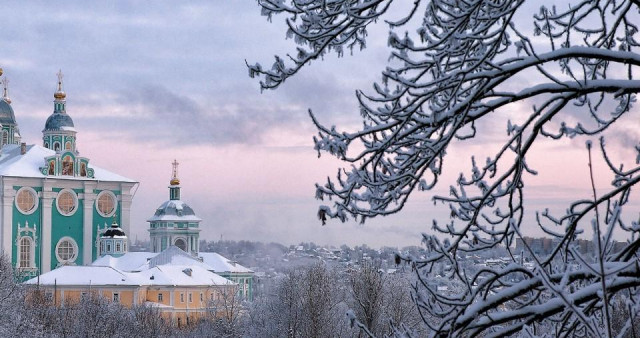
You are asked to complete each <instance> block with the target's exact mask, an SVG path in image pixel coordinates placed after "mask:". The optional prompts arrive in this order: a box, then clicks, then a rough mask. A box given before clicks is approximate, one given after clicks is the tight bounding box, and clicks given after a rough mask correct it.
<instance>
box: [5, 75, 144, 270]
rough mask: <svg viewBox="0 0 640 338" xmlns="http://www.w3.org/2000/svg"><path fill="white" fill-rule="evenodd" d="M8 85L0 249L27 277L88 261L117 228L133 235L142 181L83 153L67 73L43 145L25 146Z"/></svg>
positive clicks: (43, 135) (60, 82)
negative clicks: (133, 217) (70, 107)
mask: <svg viewBox="0 0 640 338" xmlns="http://www.w3.org/2000/svg"><path fill="white" fill-rule="evenodd" d="M3 83H4V95H3V98H2V99H0V125H1V126H2V129H1V130H2V135H1V136H2V138H1V142H2V144H1V146H2V148H1V150H0V201H1V202H2V205H1V206H0V248H1V249H2V250H3V252H4V254H5V255H6V256H7V257H8V258H9V259H10V260H11V262H12V264H13V266H15V267H16V268H17V269H18V272H19V273H20V274H21V275H22V276H24V277H27V276H35V275H37V274H40V273H44V272H47V271H50V270H52V269H55V268H56V267H58V266H62V265H87V264H90V263H91V262H93V261H94V260H95V259H96V258H97V257H98V256H99V249H100V248H99V239H100V237H101V235H102V234H103V233H104V232H105V231H107V230H108V229H109V227H110V226H111V224H112V223H114V222H117V223H118V224H120V225H121V226H122V229H123V230H124V231H125V232H127V233H128V232H129V227H130V209H131V202H132V198H133V195H134V193H135V188H136V187H137V184H138V182H136V181H134V180H132V179H129V178H126V177H123V176H120V175H118V174H115V173H112V172H109V171H107V170H104V169H101V168H99V167H96V166H93V165H91V164H90V160H89V159H88V158H86V157H83V156H81V155H80V153H79V152H78V150H77V139H76V134H77V131H76V129H75V125H74V123H73V120H72V118H71V116H70V115H69V114H68V113H67V109H66V94H65V92H64V91H63V88H62V74H61V73H59V74H58V87H57V90H56V92H55V93H54V102H53V105H54V107H53V108H54V109H53V113H52V114H51V115H50V116H49V117H48V118H47V120H46V122H45V124H44V129H43V130H42V145H37V144H31V145H27V144H26V143H22V142H21V141H22V140H21V137H20V131H19V129H18V124H17V123H16V118H15V114H14V111H13V107H12V106H11V100H10V99H9V97H8V94H7V81H6V78H5V79H4V81H3ZM125 245H126V244H125Z"/></svg>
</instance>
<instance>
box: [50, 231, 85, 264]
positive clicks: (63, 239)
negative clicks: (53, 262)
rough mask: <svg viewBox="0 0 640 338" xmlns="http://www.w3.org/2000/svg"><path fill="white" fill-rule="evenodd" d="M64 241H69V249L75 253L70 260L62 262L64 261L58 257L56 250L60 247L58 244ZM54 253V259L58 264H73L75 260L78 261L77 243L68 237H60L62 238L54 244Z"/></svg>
mask: <svg viewBox="0 0 640 338" xmlns="http://www.w3.org/2000/svg"><path fill="white" fill-rule="evenodd" d="M64 241H69V242H70V243H71V247H72V248H73V251H74V253H75V254H74V256H73V257H72V258H71V259H67V260H64V259H62V257H60V254H59V253H58V248H59V247H60V244H62V242H64ZM54 252H55V254H56V259H57V260H58V262H60V263H73V262H75V261H76V259H78V254H79V252H78V243H76V241H75V240H74V239H73V238H71V237H69V236H65V237H62V238H60V240H59V241H58V243H57V244H56V248H55V250H54Z"/></svg>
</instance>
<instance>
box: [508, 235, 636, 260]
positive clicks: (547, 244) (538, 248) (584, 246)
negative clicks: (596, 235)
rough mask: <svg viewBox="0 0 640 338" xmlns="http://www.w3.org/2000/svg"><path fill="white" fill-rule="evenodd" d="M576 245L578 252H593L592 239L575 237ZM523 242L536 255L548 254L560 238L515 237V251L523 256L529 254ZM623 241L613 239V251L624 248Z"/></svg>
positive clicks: (593, 244) (594, 248) (594, 246)
mask: <svg viewBox="0 0 640 338" xmlns="http://www.w3.org/2000/svg"><path fill="white" fill-rule="evenodd" d="M574 243H575V244H576V247H577V249H578V251H579V252H580V253H583V254H585V253H589V252H595V250H596V244H595V243H593V241H590V240H586V239H576V240H575V241H574ZM525 244H526V245H527V246H528V247H529V248H530V249H531V251H533V253H534V254H536V255H549V254H551V252H552V250H554V249H555V248H556V247H557V246H558V244H560V240H559V239H557V238H554V239H551V238H546V237H538V238H533V237H523V238H516V253H518V254H519V253H520V252H523V253H524V254H525V256H528V255H529V250H528V249H527V248H526V246H525ZM624 245H625V243H623V242H616V241H613V252H618V251H620V250H622V249H623V248H624Z"/></svg>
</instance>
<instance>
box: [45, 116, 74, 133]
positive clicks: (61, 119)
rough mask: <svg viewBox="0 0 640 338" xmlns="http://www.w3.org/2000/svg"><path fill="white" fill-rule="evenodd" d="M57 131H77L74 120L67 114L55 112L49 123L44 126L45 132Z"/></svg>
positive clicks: (48, 120)
mask: <svg viewBox="0 0 640 338" xmlns="http://www.w3.org/2000/svg"><path fill="white" fill-rule="evenodd" d="M55 130H71V131H75V127H74V125H73V120H72V119H71V116H69V115H67V114H66V113H60V112H54V113H53V114H51V116H49V118H48V119H47V122H46V123H45V124H44V131H55Z"/></svg>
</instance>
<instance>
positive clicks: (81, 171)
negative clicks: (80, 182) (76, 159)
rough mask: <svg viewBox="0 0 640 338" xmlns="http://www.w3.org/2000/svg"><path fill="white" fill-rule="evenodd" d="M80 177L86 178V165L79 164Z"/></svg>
mask: <svg viewBox="0 0 640 338" xmlns="http://www.w3.org/2000/svg"><path fill="white" fill-rule="evenodd" d="M80 176H82V177H86V176H87V164H86V163H84V162H83V163H80Z"/></svg>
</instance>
